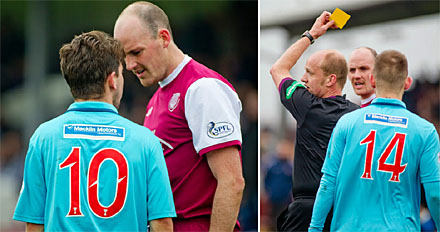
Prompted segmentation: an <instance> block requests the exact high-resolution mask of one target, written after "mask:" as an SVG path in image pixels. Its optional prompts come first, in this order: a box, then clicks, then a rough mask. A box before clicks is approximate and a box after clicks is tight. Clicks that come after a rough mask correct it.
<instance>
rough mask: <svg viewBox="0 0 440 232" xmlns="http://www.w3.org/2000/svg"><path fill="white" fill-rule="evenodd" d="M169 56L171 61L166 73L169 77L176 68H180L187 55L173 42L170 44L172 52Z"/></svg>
mask: <svg viewBox="0 0 440 232" xmlns="http://www.w3.org/2000/svg"><path fill="white" fill-rule="evenodd" d="M169 51H170V52H169V54H168V59H169V61H170V62H169V65H168V70H167V73H166V76H169V75H170V74H171V73H172V72H173V71H174V70H175V69H176V68H177V66H179V64H180V63H182V61H183V59H184V58H185V54H183V52H182V51H181V50H180V49H179V48H178V47H177V45H176V44H175V43H174V42H172V43H171V44H170V50H169Z"/></svg>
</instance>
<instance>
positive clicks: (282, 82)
mask: <svg viewBox="0 0 440 232" xmlns="http://www.w3.org/2000/svg"><path fill="white" fill-rule="evenodd" d="M288 80H293V79H292V78H290V77H285V78H284V79H283V80H282V81H281V82H280V85H279V86H278V92H279V93H281V87H282V86H283V84H284V82H285V81H288Z"/></svg>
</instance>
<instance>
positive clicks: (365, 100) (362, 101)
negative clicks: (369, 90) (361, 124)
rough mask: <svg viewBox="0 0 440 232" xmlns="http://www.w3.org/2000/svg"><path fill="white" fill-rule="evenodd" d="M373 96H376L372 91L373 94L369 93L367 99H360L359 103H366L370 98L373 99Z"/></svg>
mask: <svg viewBox="0 0 440 232" xmlns="http://www.w3.org/2000/svg"><path fill="white" fill-rule="evenodd" d="M375 98H376V94H375V93H373V94H371V96H369V97H368V98H367V99H361V105H363V104H366V103H368V102H370V101H372V100H373V99H375Z"/></svg>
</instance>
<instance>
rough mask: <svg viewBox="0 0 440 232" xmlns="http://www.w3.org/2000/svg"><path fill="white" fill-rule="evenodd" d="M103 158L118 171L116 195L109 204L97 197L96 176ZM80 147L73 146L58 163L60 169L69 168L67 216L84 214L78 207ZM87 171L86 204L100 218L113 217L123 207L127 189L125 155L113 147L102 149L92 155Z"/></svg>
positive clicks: (97, 181)
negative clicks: (68, 207)
mask: <svg viewBox="0 0 440 232" xmlns="http://www.w3.org/2000/svg"><path fill="white" fill-rule="evenodd" d="M105 160H111V161H113V162H114V163H115V165H116V168H117V173H118V177H117V178H118V179H117V181H116V196H115V199H114V200H113V202H112V203H111V204H110V205H109V206H103V205H102V204H101V203H100V202H99V198H98V189H99V188H98V183H99V180H98V177H99V169H100V168H101V164H102V163H103V162H104V161H105ZM80 161H81V159H80V148H79V147H74V148H72V151H71V152H70V154H69V156H67V158H66V159H65V160H64V161H63V162H62V163H61V164H60V169H63V168H66V167H69V168H70V209H69V213H68V214H67V217H71V216H84V215H83V214H82V212H81V209H80V205H81V204H80V186H81V185H80V163H81V162H80ZM87 173H88V191H87V195H88V198H87V199H88V205H89V207H90V209H91V210H92V211H93V213H94V214H95V215H96V216H98V217H102V218H109V217H113V216H115V215H116V214H118V213H119V212H120V211H121V210H122V208H124V205H125V200H126V199H127V190H128V163H127V160H126V159H125V156H124V155H123V154H122V153H121V152H119V151H117V150H115V149H110V148H106V149H102V150H101V151H99V152H98V153H96V154H95V155H93V157H92V159H91V161H90V164H89V170H88V171H87Z"/></svg>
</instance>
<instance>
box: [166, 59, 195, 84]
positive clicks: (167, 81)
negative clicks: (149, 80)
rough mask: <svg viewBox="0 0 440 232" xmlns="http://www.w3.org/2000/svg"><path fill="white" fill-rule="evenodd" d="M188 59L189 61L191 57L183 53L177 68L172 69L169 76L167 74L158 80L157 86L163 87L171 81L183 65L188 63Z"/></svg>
mask: <svg viewBox="0 0 440 232" xmlns="http://www.w3.org/2000/svg"><path fill="white" fill-rule="evenodd" d="M190 61H191V57H189V56H188V55H185V58H183V60H182V62H180V64H179V65H178V66H177V68H176V69H174V71H173V72H172V73H171V74H170V75H169V76H167V77H166V78H165V79H164V80H163V81H159V86H160V87H161V88H163V87H165V86H166V85H168V84H169V83H171V82H172V81H173V80H174V79H176V77H177V75H179V73H180V72H181V71H182V69H183V68H184V67H185V65H186V64H188V63H189V62H190Z"/></svg>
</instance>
